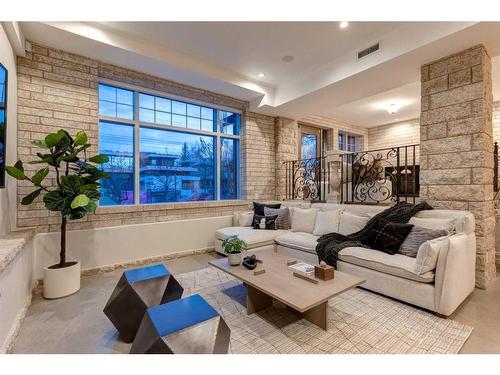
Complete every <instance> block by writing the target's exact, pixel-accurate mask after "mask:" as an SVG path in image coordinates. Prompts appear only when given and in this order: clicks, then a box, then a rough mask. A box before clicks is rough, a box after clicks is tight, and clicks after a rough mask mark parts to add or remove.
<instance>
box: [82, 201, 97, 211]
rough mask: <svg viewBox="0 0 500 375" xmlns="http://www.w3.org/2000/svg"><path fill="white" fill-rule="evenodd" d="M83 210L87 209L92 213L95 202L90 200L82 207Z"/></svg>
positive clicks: (95, 206) (95, 205)
mask: <svg viewBox="0 0 500 375" xmlns="http://www.w3.org/2000/svg"><path fill="white" fill-rule="evenodd" d="M83 208H84V209H85V211H87V212H88V213H89V214H93V213H94V212H95V210H96V208H97V204H96V203H95V202H94V201H93V200H90V201H89V204H88V205H86V206H85V207H83Z"/></svg>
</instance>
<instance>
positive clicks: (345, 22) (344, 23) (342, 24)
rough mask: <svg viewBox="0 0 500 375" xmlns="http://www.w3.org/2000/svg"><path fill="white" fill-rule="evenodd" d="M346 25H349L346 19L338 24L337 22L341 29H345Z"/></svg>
mask: <svg viewBox="0 0 500 375" xmlns="http://www.w3.org/2000/svg"><path fill="white" fill-rule="evenodd" d="M347 26H349V22H347V21H342V22H341V23H340V24H339V27H340V28H341V29H345V28H346V27H347Z"/></svg>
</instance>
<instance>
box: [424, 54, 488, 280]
mask: <svg viewBox="0 0 500 375" xmlns="http://www.w3.org/2000/svg"><path fill="white" fill-rule="evenodd" d="M421 80H422V98H421V116H420V124H421V127H420V139H421V143H420V153H421V154H420V155H421V156H420V160H421V161H420V163H421V165H420V168H421V172H420V196H421V197H422V199H424V200H426V201H427V202H429V203H430V204H431V205H432V206H434V207H435V208H448V209H458V210H469V211H471V212H472V213H473V214H474V215H475V217H476V237H477V248H476V252H477V257H476V286H477V287H479V288H483V289H484V288H487V287H488V285H490V284H491V282H492V281H493V279H494V278H495V274H496V269H495V211H494V204H493V141H492V116H491V115H492V88H491V59H490V57H489V56H488V53H487V52H486V49H485V48H484V46H483V45H478V46H475V47H472V48H470V49H467V50H465V51H462V52H459V53H456V54H454V55H451V56H447V57H444V58H442V59H439V60H437V61H434V62H431V63H429V64H426V65H424V66H422V68H421Z"/></svg>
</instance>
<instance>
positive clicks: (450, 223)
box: [408, 217, 455, 232]
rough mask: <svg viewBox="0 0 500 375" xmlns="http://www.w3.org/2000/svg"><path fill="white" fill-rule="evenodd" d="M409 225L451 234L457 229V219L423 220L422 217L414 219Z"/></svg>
mask: <svg viewBox="0 0 500 375" xmlns="http://www.w3.org/2000/svg"><path fill="white" fill-rule="evenodd" d="M408 223H410V224H413V225H416V226H417V227H422V228H427V229H435V230H440V229H443V230H446V231H448V232H451V231H453V230H454V229H455V219H453V218H451V219H450V218H447V219H444V218H443V219H440V218H421V217H412V218H411V219H410V221H408Z"/></svg>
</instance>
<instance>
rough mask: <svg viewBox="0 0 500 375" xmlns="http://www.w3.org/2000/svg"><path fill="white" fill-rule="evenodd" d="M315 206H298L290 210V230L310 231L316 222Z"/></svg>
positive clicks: (316, 210) (316, 211)
mask: <svg viewBox="0 0 500 375" xmlns="http://www.w3.org/2000/svg"><path fill="white" fill-rule="evenodd" d="M318 211H319V210H318V209H317V208H306V209H303V208H298V207H294V208H293V211H292V232H306V233H312V232H313V230H314V224H315V223H316V214H317V213H318Z"/></svg>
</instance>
